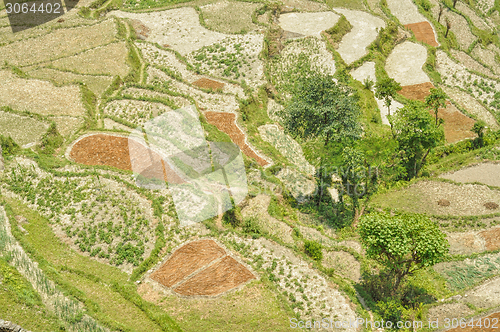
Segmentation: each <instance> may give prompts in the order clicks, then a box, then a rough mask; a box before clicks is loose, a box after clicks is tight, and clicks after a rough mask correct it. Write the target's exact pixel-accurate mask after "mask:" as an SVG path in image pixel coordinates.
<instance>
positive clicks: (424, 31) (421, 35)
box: [405, 22, 439, 47]
mask: <svg viewBox="0 0 500 332" xmlns="http://www.w3.org/2000/svg"><path fill="white" fill-rule="evenodd" d="M405 27H406V28H408V29H410V30H411V31H413V33H414V34H415V38H417V40H418V41H421V42H424V43H427V44H429V45H430V46H434V47H437V46H439V44H438V43H437V42H436V37H435V36H434V31H433V30H432V26H431V24H430V23H429V22H419V23H412V24H406V25H405Z"/></svg>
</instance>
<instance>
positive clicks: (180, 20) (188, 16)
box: [108, 7, 226, 55]
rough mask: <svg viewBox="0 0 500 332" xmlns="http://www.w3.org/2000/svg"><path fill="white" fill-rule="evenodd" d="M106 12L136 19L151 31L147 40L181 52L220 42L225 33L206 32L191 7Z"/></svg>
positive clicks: (186, 52) (183, 53) (188, 51)
mask: <svg viewBox="0 0 500 332" xmlns="http://www.w3.org/2000/svg"><path fill="white" fill-rule="evenodd" d="M108 15H112V16H117V17H123V18H131V19H136V20H139V21H141V22H143V24H144V25H145V26H146V27H148V28H149V29H150V30H151V33H150V35H149V36H148V37H147V38H146V40H147V41H150V42H153V43H158V44H160V45H165V44H167V45H170V47H172V48H173V49H174V50H176V51H178V52H179V53H181V54H182V55H187V54H188V53H190V52H193V51H195V50H197V49H199V48H201V47H203V46H207V45H210V44H213V43H216V42H219V41H221V40H222V39H224V38H225V37H226V35H225V34H222V33H219V32H215V31H210V30H207V29H206V28H204V27H203V26H202V25H201V24H200V20H199V17H198V13H197V12H196V10H195V9H194V8H191V7H181V8H175V9H170V10H165V11H161V12H150V13H129V12H122V11H112V12H110V13H109V14H108Z"/></svg>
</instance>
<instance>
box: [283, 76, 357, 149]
mask: <svg viewBox="0 0 500 332" xmlns="http://www.w3.org/2000/svg"><path fill="white" fill-rule="evenodd" d="M359 114H360V109H359V105H358V98H357V95H355V94H354V92H353V91H352V90H351V89H350V88H349V87H347V86H344V85H340V84H338V83H337V82H336V81H335V79H334V78H333V77H332V76H330V75H320V74H318V75H315V76H312V77H309V78H307V80H303V81H301V82H300V83H298V89H297V91H296V93H295V94H294V96H293V97H292V100H291V102H290V104H289V106H288V107H287V108H286V109H285V110H284V111H283V113H282V116H283V120H284V121H283V126H284V127H285V129H286V130H287V131H288V132H289V133H291V135H292V136H294V137H300V138H302V139H306V140H307V139H313V138H321V139H323V143H324V146H325V147H326V146H327V145H328V143H329V142H330V141H331V140H334V141H337V142H341V141H345V140H349V139H350V140H356V139H358V138H359V137H360V136H361V132H362V130H361V126H360V124H359V122H358V117H359Z"/></svg>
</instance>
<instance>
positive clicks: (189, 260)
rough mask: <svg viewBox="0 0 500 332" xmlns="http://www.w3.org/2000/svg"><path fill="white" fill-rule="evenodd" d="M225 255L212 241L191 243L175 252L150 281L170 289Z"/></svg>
mask: <svg viewBox="0 0 500 332" xmlns="http://www.w3.org/2000/svg"><path fill="white" fill-rule="evenodd" d="M225 255H226V253H225V251H224V249H222V248H221V247H220V246H219V245H218V244H217V243H215V241H213V240H201V241H195V242H191V243H188V244H186V245H184V246H182V247H181V248H179V249H178V250H176V251H175V252H174V253H173V254H172V256H170V258H169V259H168V260H167V261H166V262H165V264H163V265H162V266H161V267H160V268H159V269H158V270H156V272H155V273H153V274H152V275H151V279H153V280H156V281H158V282H159V283H160V284H162V285H164V286H167V287H172V286H173V285H175V284H177V283H178V282H179V281H181V280H183V279H184V278H186V277H187V276H189V275H190V274H191V273H193V272H195V271H197V270H198V269H200V268H202V267H203V266H205V265H207V264H209V263H210V262H212V261H213V260H215V259H217V258H221V257H224V256H225Z"/></svg>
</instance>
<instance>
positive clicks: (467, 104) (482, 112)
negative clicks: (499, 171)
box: [442, 86, 500, 186]
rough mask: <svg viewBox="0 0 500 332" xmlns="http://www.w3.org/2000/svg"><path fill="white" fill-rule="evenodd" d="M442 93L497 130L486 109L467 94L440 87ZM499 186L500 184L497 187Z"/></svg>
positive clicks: (496, 125)
mask: <svg viewBox="0 0 500 332" xmlns="http://www.w3.org/2000/svg"><path fill="white" fill-rule="evenodd" d="M442 88H443V91H444V92H445V93H446V94H447V95H448V96H449V97H450V98H451V99H453V100H454V101H455V102H456V103H457V104H458V105H460V107H463V108H464V109H466V110H467V112H469V113H470V114H472V115H474V116H476V117H477V118H478V119H479V120H483V121H484V122H485V123H486V124H487V125H488V127H490V128H492V129H498V127H499V126H498V123H497V121H496V119H495V117H494V116H493V114H491V113H490V112H489V111H488V110H487V109H486V108H484V107H483V105H481V104H480V103H479V102H478V101H477V100H476V99H474V98H472V97H471V96H470V95H469V94H468V93H467V92H464V91H462V90H459V89H457V88H450V87H447V86H442ZM498 186H500V184H499V185H498Z"/></svg>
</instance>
